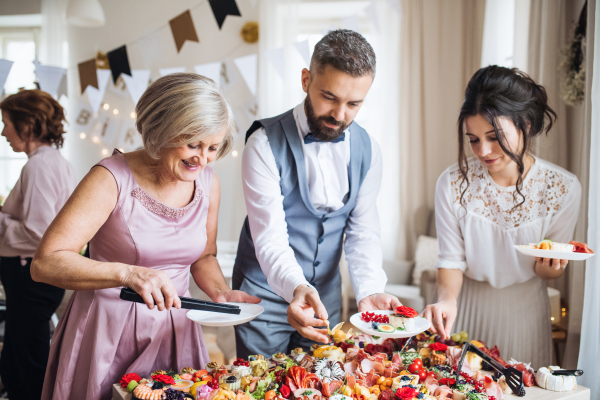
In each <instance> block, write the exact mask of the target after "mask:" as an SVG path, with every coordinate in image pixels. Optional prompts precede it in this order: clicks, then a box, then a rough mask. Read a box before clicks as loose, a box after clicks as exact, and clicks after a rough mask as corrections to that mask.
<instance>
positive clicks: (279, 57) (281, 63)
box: [265, 47, 285, 79]
mask: <svg viewBox="0 0 600 400" xmlns="http://www.w3.org/2000/svg"><path fill="white" fill-rule="evenodd" d="M265 55H266V56H267V58H268V59H269V61H271V64H273V68H275V71H277V73H278V74H279V76H280V77H281V79H283V77H284V75H285V48H283V47H278V48H276V49H271V50H267V51H265Z"/></svg>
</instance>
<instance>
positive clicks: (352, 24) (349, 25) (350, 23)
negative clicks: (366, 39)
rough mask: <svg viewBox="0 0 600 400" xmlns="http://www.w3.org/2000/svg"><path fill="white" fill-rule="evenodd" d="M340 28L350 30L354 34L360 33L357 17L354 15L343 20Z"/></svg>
mask: <svg viewBox="0 0 600 400" xmlns="http://www.w3.org/2000/svg"><path fill="white" fill-rule="evenodd" d="M342 26H343V27H344V28H345V29H350V30H351V31H354V32H360V26H359V23H358V15H356V14H354V15H351V16H349V17H348V18H344V19H343V20H342Z"/></svg>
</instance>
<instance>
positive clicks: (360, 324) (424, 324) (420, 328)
mask: <svg viewBox="0 0 600 400" xmlns="http://www.w3.org/2000/svg"><path fill="white" fill-rule="evenodd" d="M370 312H372V313H375V314H385V315H390V314H393V313H395V311H393V310H373V311H370ZM360 314H361V313H356V314H354V315H353V316H351V317H350V323H351V324H352V325H354V326H355V327H356V328H357V329H360V330H361V331H362V332H364V333H366V334H367V335H371V336H379V337H382V338H393V339H397V338H407V337H411V336H415V335H418V334H419V333H423V332H425V331H426V330H427V329H429V328H430V327H431V323H430V322H429V321H428V320H426V319H425V318H421V317H415V329H414V330H412V331H398V330H396V331H394V332H393V333H385V332H379V331H378V330H376V329H373V327H372V326H371V322H365V321H363V320H362V318H361V317H360Z"/></svg>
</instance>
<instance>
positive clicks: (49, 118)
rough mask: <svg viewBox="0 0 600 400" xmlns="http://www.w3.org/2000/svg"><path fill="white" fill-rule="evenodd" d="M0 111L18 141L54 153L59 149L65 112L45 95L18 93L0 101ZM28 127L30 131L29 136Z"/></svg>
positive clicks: (63, 128) (63, 130)
mask: <svg viewBox="0 0 600 400" xmlns="http://www.w3.org/2000/svg"><path fill="white" fill-rule="evenodd" d="M0 109H1V110H2V111H6V113H7V114H8V117H9V118H10V122H12V124H13V125H14V126H15V130H16V131H17V135H18V136H19V138H20V139H21V140H23V141H27V140H32V139H33V140H37V141H40V142H42V143H46V144H50V145H54V146H55V147H56V148H57V149H59V148H61V147H62V145H63V142H64V138H63V134H64V133H65V127H64V125H63V122H66V119H65V110H64V109H63V108H62V106H61V105H60V104H59V103H58V101H56V100H54V98H53V97H52V96H50V95H49V94H48V93H46V92H43V91H41V90H38V89H34V90H21V91H20V92H17V93H15V94H12V95H10V96H8V97H7V98H5V99H4V100H2V102H0ZM28 127H31V132H30V134H29V136H27V134H26V131H27V128H28Z"/></svg>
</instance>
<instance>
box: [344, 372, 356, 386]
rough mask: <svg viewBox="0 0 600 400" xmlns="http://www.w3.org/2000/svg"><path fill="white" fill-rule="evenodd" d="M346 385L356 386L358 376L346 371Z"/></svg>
mask: <svg viewBox="0 0 600 400" xmlns="http://www.w3.org/2000/svg"><path fill="white" fill-rule="evenodd" d="M346 386H348V387H351V388H354V387H355V386H356V378H355V377H354V375H352V374H349V373H348V372H346Z"/></svg>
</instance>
